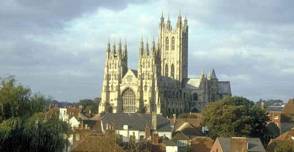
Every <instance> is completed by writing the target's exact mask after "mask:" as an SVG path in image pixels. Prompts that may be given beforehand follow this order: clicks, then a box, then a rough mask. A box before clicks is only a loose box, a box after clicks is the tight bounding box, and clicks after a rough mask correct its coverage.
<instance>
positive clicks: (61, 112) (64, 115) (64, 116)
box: [59, 108, 69, 122]
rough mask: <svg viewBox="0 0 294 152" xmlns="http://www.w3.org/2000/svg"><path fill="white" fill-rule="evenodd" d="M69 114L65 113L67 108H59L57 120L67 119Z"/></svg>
mask: <svg viewBox="0 0 294 152" xmlns="http://www.w3.org/2000/svg"><path fill="white" fill-rule="evenodd" d="M68 117H69V115H68V114H67V108H59V120H62V121H65V122H67V121H68Z"/></svg>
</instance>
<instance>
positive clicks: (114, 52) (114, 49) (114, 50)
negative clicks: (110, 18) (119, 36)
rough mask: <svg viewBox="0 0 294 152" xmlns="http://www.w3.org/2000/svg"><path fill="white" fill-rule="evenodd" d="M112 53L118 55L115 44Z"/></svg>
mask: <svg viewBox="0 0 294 152" xmlns="http://www.w3.org/2000/svg"><path fill="white" fill-rule="evenodd" d="M112 52H113V54H116V46H115V43H114V44H113V46H112Z"/></svg>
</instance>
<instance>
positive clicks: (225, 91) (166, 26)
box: [99, 16, 231, 115]
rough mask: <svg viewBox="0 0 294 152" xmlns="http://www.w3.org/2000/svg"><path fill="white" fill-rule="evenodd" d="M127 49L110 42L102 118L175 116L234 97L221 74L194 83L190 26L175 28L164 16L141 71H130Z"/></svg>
mask: <svg viewBox="0 0 294 152" xmlns="http://www.w3.org/2000/svg"><path fill="white" fill-rule="evenodd" d="M127 51H128V50H127V44H126V43H125V44H124V46H122V43H121V42H119V44H118V45H116V44H113V45H112V46H111V44H110V42H109V43H108V45H107V49H106V60H105V67H104V80H103V86H102V93H101V102H100V104H99V113H102V112H105V111H108V112H113V113H120V112H123V113H135V112H143V113H144V112H146V113H150V112H152V111H156V112H157V113H158V114H163V115H171V114H175V113H183V112H188V111H194V110H201V109H202V108H203V107H204V106H206V105H207V103H208V102H212V101H215V100H217V99H219V98H222V97H223V96H226V95H231V88H230V82H229V81H219V80H218V78H217V76H216V74H215V71H214V70H212V71H211V72H210V73H209V74H208V75H205V74H201V75H200V76H199V77H196V78H188V20H187V19H186V18H185V19H183V18H182V17H181V16H178V19H177V23H176V25H175V27H172V25H171V22H170V19H167V21H166V20H165V19H164V17H163V16H162V17H161V18H160V24H159V37H158V41H157V43H156V42H155V41H153V42H152V43H151V44H149V43H148V42H145V43H144V42H143V40H141V42H140V48H139V61H138V70H133V69H130V68H128V53H127Z"/></svg>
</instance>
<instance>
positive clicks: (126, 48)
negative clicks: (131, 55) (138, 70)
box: [124, 39, 128, 56]
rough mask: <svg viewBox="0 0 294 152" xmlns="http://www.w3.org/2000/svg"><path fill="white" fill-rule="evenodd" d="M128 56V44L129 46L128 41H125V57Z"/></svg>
mask: <svg viewBox="0 0 294 152" xmlns="http://www.w3.org/2000/svg"><path fill="white" fill-rule="evenodd" d="M127 55H128V44H127V40H126V39H125V45H124V56H127Z"/></svg>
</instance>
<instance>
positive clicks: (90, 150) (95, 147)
mask: <svg viewBox="0 0 294 152" xmlns="http://www.w3.org/2000/svg"><path fill="white" fill-rule="evenodd" d="M107 151H109V152H112V151H115V152H124V150H123V149H122V148H121V147H120V146H119V145H117V144H116V143H115V140H114V137H113V136H112V135H100V134H97V133H88V135H86V136H85V137H83V139H80V140H79V141H78V142H76V143H75V145H74V146H73V147H72V149H71V152H107Z"/></svg>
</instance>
